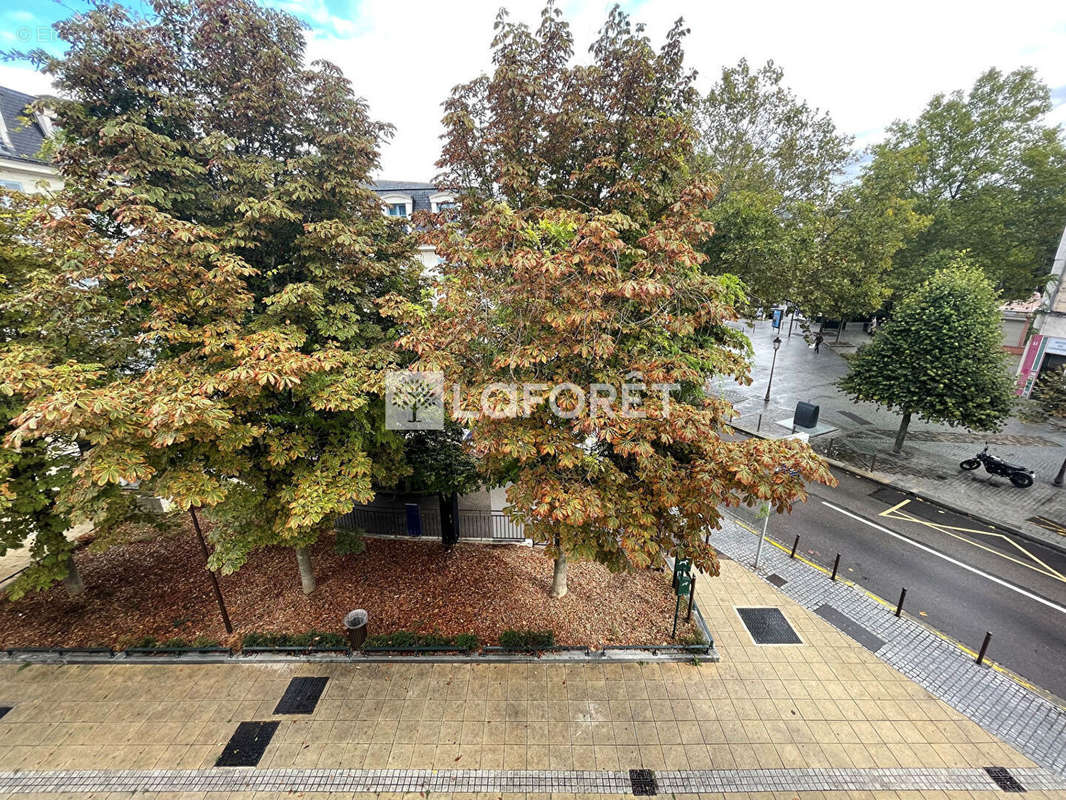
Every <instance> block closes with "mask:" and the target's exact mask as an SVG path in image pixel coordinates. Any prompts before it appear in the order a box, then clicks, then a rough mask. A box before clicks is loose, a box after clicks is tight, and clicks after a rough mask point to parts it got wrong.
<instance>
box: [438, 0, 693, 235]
mask: <svg viewBox="0 0 1066 800" xmlns="http://www.w3.org/2000/svg"><path fill="white" fill-rule="evenodd" d="M686 33H687V30H686V29H685V28H684V27H683V26H682V24H681V21H680V20H679V21H678V22H677V23H675V24H674V26H673V27H672V28H671V29H670V31H669V33H668V34H667V37H666V42H665V44H664V45H663V46H662V48H660V49H659V50H658V51H656V50H655V49H654V48H653V47H652V45H651V43H650V41H649V40H648V37H647V36H646V35H645V34H644V26H643V25H639V24H638V25H634V24H633V23H632V22H631V21H630V18H629V16H628V15H626V14H625V13H623V12H622V11H621V10H620V9H619V8H618V6H615V7H614V8H613V9H612V10H611V11H610V13H609V15H608V17H607V20H606V22H605V23H604V25H603V27H602V28H601V30H600V33H599V36H598V38H597V39H596V41H595V42H594V43H593V45H592V47H591V48H590V53H591V55H592V62H591V63H589V64H577V65H571V63H570V62H571V59H572V56H573V35H572V33H571V31H570V26H569V24H568V23H567V22H566V20H565V19H563V17H562V13H561V12H560V11H559V9H557V8H555V6H554V5H553V4H552V3H549V4H548V5H547V6H545V8H544V11H543V13H542V15H541V22H540V26H539V27H538V28H537V29H536V30H530V29H529V28H528V27H527V26H526V25H524V24H522V23H515V22H511V21H510V20H509V19H508V17H507V12H506V11H505V10H501V11H500V13H499V15H498V16H497V18H496V35H495V37H494V39H493V41H492V63H493V65H494V67H495V69H494V71H493V73H492V75H480V76H478V77H477V78H475V79H474V80H472V81H470V82H468V83H465V84H462V85H460V86H457V87H456V88H455V89H454V90H453V91H452V94H451V96H450V97H449V98H448V100H447V101H446V102H445V104H444V109H445V114H444V127H445V136H444V146H443V150H442V154H441V160H440V161H439V162H438V166H439V167H441V169H442V174H441V176H440V177H439V178H438V181H439V182H441V183H443V184H445V185H448V186H451V187H454V188H455V189H456V190H459V191H461V192H462V193H463V196H464V197H463V199H464V208H465V210H466V211H467V212H468V213H476V211H477V209H478V208H479V204H480V203H481V202H483V201H486V200H489V199H498V200H503V201H505V202H506V203H507V204H508V205H509V206H510V207H511V208H514V209H521V208H527V207H532V206H546V205H552V206H556V207H566V208H574V209H579V210H587V209H592V208H596V209H601V210H618V211H624V212H626V213H627V214H629V215H630V216H633V217H634V218H639V217H642V216H643V217H648V216H650V217H652V218H654V216H655V215H657V214H659V213H661V212H662V210H663V209H665V208H666V207H667V206H668V205H669V204H670V202H672V199H673V197H674V196H675V194H676V188H677V187H678V185H679V183H680V182H681V181H683V180H684V176H685V174H686V171H687V162H688V161H689V160H690V156H691V152H692V144H693V141H694V134H693V130H692V128H691V125H690V124H689V121H690V117H691V114H692V110H693V108H694V107H695V103H696V100H697V95H696V92H695V90H694V89H693V88H692V82H693V80H694V79H695V73H693V72H691V71H688V70H686V69H685V67H684V51H683V49H682V42H683V40H684V37H685V35H686ZM649 142H652V143H654V145H655V146H654V147H652V146H648V143H649Z"/></svg>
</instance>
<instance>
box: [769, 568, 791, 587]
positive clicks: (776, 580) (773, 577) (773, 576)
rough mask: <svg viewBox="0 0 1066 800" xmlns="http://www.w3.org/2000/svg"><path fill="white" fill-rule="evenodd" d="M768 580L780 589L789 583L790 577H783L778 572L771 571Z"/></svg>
mask: <svg viewBox="0 0 1066 800" xmlns="http://www.w3.org/2000/svg"><path fill="white" fill-rule="evenodd" d="M766 580H768V581H769V582H770V583H772V584H773V585H774V586H776V587H777V588H778V589H780V588H781V587H782V586H784V585H785V584H786V583H788V579H787V578H782V577H781V576H780V575H778V574H777V573H776V572H771V573H770V574H769V575H767V576H766Z"/></svg>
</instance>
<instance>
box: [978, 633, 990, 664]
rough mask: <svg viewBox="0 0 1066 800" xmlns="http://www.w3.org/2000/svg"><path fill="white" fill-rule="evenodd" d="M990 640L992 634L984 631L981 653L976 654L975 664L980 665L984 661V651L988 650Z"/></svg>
mask: <svg viewBox="0 0 1066 800" xmlns="http://www.w3.org/2000/svg"><path fill="white" fill-rule="evenodd" d="M991 640H992V634H991V633H989V632H988V631H985V640H984V641H983V642H981V652H980V653H978V654H977V663H978V664H981V662H983V661H984V660H985V651H987V650H988V643H989V642H990V641H991Z"/></svg>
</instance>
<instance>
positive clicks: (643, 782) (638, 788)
mask: <svg viewBox="0 0 1066 800" xmlns="http://www.w3.org/2000/svg"><path fill="white" fill-rule="evenodd" d="M629 784H630V786H632V787H633V794H635V795H636V796H637V797H650V796H653V795H656V794H658V793H659V785H658V783H657V782H656V781H655V773H654V772H652V771H651V770H650V769H631V770H629Z"/></svg>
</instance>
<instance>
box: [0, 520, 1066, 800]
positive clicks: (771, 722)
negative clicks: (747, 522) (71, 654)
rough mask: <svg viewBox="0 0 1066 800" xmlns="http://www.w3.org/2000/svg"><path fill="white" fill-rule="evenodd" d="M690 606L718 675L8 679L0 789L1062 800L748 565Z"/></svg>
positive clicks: (252, 668) (82, 675) (670, 669)
mask: <svg viewBox="0 0 1066 800" xmlns="http://www.w3.org/2000/svg"><path fill="white" fill-rule="evenodd" d="M745 535H749V534H745ZM749 536H750V535H749ZM751 538H752V539H753V538H754V537H751ZM720 544H722V545H723V547H724V548H725V543H724V541H723V542H720ZM725 549H727V550H728V548H725ZM786 589H787V585H786ZM697 599H698V600H699V601H700V604H701V608H702V610H703V614H704V616H705V618H706V619H707V621H708V624H709V625H710V627H711V629H712V630H713V631H714V633H715V638H716V645H717V647H718V649H719V652H720V653H721V656H722V661H721V662H719V663H703V664H686V663H669V664H663V663H656V664H652V663H644V664H641V663H630V664H595V663H586V664H580V665H562V664H539V663H528V664H477V665H472V664H396V663H391V664H390V663H378V664H370V665H359V666H356V665H350V664H338V663H330V664H256V665H228V664H226V665H202V666H177V665H171V666H163V665H158V666H141V665H82V666H50V665H34V666H29V667H22V668H20V667H17V666H14V665H5V666H2V667H0V706H7V707H11V710H10V711H8V712H7V713H6V715H4V716H3V717H2V718H0V791H3V792H9V793H17V794H18V795H19V796H24V794H25V793H34V792H41V793H45V792H52V793H53V794H51V795H49V796H52V797H54V796H56V795H55V794H54V793H60V794H72V795H81V796H84V794H85V793H93V792H96V793H107V792H114V793H115V794H111V795H109V796H115V797H119V796H121V797H129V796H131V795H132V793H133V792H135V791H139V792H142V793H143V792H148V793H150V794H153V796H154V794H155V793H156V792H183V793H186V794H183V795H182V796H190V797H192V796H197V797H199V796H208V797H212V798H217V797H220V796H225V794H226V793H232V794H234V795H236V796H248V794H247V793H248V792H251V791H255V792H256V793H257V794H256V797H259V796H264V795H261V794H260V793H261V792H266V793H268V794H267V795H265V796H275V795H274V794H270V793H276V796H289V793H290V792H296V791H299V792H324V791H337V792H347V793H351V792H370V791H373V792H383V791H384V792H397V793H402V792H425V793H429V792H431V793H432V794H433V795H434V797H435V796H436V795H437V794H438V793H443V794H445V795H450V794H452V793H459V792H462V793H466V792H488V791H492V792H515V793H520V794H537V795H539V796H546V795H547V794H548V793H552V794H553V795H561V796H571V795H576V794H603V793H611V794H630V793H632V792H633V791H634V789H635V788H636V787H637V786H638V785H640V784H641V782H642V781H645V779H647V780H649V781H650V780H653V781H654V787H655V791H657V792H658V793H660V794H667V793H669V794H688V793H705V792H710V793H713V794H714V796H718V794H720V793H724V794H727V796H728V797H730V798H734V797H751V798H755V797H760V798H764V797H774V798H777V797H781V798H788V799H789V800H791V798H801V800H806V798H816V797H817V798H822V797H836V796H841V797H844V796H847V797H856V798H858V797H864V798H892V800H899V799H900V798H908V797H913V798H919V797H921V798H926V797H928V798H940V799H941V800H943V798H947V797H951V798H989V799H991V798H993V797H1000V796H1002V792H1001V791H999V789H998V788H997V784H996V783H995V781H994V780H993V777H992V775H991V774H990V773H989V772H988V771H987V768H992V767H1002V768H1005V769H1006V770H1007V773H1006V775H1007V777H1009V778H1011V779H1013V780H1017V781H1018V782H1019V783H1021V784H1022V785H1023V786H1024V787H1025V788H1026V789H1027V790H1028V792H1027V795H1026V796H1027V797H1033V798H1049V799H1050V798H1053V797H1061V796H1062V793H1063V791H1066V780H1064V779H1063V778H1062V777H1061V776H1057V775H1055V774H1053V773H1051V772H1049V771H1047V770H1045V769H1043V768H1041V767H1040V766H1039V765H1037V764H1036V763H1035V762H1034V761H1033V760H1032V759H1031V758H1030V757H1028V756H1026V755H1025V754H1023V753H1022V752H1020V751H1019V750H1018V749H1016V748H1014V747H1012V746H1010V745H1008V744H1006V743H1004V742H1003V741H1002V740H1001V739H999V738H997V737H996V736H994V735H992V734H991V733H988V732H987V731H985V730H984V729H982V728H981V727H980V726H979V725H977V724H976V723H974V722H973V721H972V720H970V719H968V718H967V717H966V716H964V715H963V714H961V713H959V712H958V711H956V710H955V709H953V708H951V707H950V706H949V705H948V704H947V703H945V702H943V701H942V700H940V699H938V698H936V697H935V696H934V695H933V694H931V693H930V692H929V691H927V690H926V689H924V688H922V687H921V686H919V685H918V684H916V683H915V682H914V681H912V680H911V679H910V678H908V677H906V676H905V675H903V674H902V673H900V672H899V671H897V670H896V669H894V668H893V667H892V666H889V665H888V664H886V663H885V662H884V661H882V660H881V659H880V658H878V657H877V656H876V655H875V654H874V653H872V652H870V651H869V650H867V649H866V648H864V647H863V646H861V645H859V644H858V643H857V642H855V641H854V640H853V639H851V638H850V637H848V636H845V635H843V634H842V633H841V632H840V631H838V630H837V629H836V628H834V627H833V626H832V625H830V624H829V623H828V622H826V621H825V620H824V619H822V618H821V617H820V616H818V615H817V614H815V613H814V612H812V611H811V610H809V609H807V608H805V607H804V606H803V605H801V604H800V603H797V602H796V601H794V600H792V599H790V598H789V597H788V596H786V595H785V594H782V593H781V592H779V591H778V590H777V589H776V588H774V587H773V586H771V585H770V584H769V583H767V582H765V581H764V580H762V579H761V578H759V577H757V576H755V575H754V574H752V573H751V572H750V571H748V570H747V569H745V568H744V567H742V566H741V565H740V564H737V563H735V562H732V561H723V564H722V576H721V577H720V578H718V579H713V580H706V581H702V580H701V581H699V582H698V583H697ZM737 606H750V607H773V608H777V609H779V610H780V611H781V612H782V613H783V615H784V617H785V618H786V619H787V621H788V622H789V623H790V624H791V626H792V627H793V628H794V629H795V631H796V633H798V635H799V638H800V639H801V643H800V644H795V645H756V644H755V643H754V642H753V640H752V637H751V635H750V634H749V632H748V629H747V628H746V627H745V626H744V624H743V623H742V621H741V618H740V616H739V615H738V613H737V611H736V607H737ZM295 676H319V677H324V678H328V681H327V682H326V685H325V689H324V692H323V694H322V696H321V699H319V701H318V703H317V706H315V708H314V710H313V713H310V714H303V715H276V714H274V711H275V707H276V705H277V703H278V701H279V700H280V699H281V697H282V695H283V694H285V693H286V689H287V687H289V682H290V680H291V679H292V678H293V677H295ZM252 721H256V722H268V723H270V722H273V723H277V729H276V731H275V732H273V735H272V736H271V737H269V743H268V744H267V745H266V747H265V750H264V752H263V753H262V757H261V758H260V759H259V760H258V763H257V764H256V766H255V768H253V769H248V768H225V767H216V766H215V765H216V761H217V760H218V759H219V757H220V755H221V754H222V753H223V750H224V749H226V747H227V742H229V741H230V739H231V737H233V736H234V733H235V731H236V730H237V728H238V724H239V723H241V722H252ZM386 770H392V771H391V772H386ZM434 770H435V771H436V772H433V771H434ZM630 770H649V771H651V772H650V773H649V774H645V773H641V772H636V773H631V772H630ZM145 771H147V772H145ZM177 771H181V772H177ZM271 771H273V772H271ZM149 773H150V774H149ZM997 774H998V773H997ZM235 776H236V777H235ZM241 781H244V783H241ZM449 781H450V783H449ZM190 792H192V794H189V793H190ZM838 792H839V794H837V793H838ZM912 792H913V794H909V793H912ZM204 793H209V794H206V795H204ZM762 793H775V794H762ZM826 793H829V794H826ZM42 796H43V795H42ZM426 796H427V795H426V794H422V798H423V800H425V797H426Z"/></svg>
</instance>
